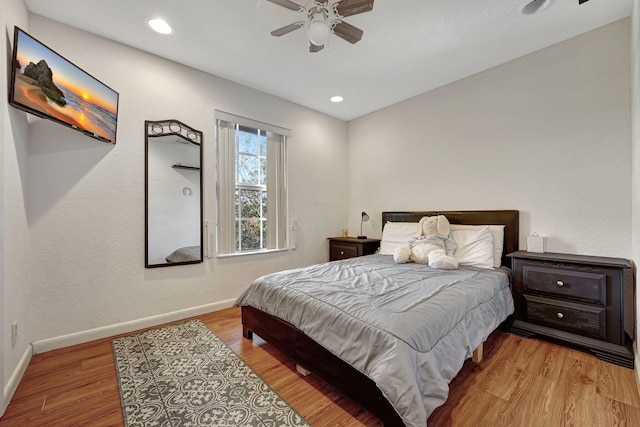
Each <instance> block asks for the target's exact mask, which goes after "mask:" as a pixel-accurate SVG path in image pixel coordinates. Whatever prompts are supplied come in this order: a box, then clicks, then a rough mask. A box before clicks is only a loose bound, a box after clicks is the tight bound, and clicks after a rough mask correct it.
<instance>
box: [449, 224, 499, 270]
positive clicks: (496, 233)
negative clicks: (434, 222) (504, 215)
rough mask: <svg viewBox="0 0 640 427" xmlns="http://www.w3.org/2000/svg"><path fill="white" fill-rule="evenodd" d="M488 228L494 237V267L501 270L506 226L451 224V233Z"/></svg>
mask: <svg viewBox="0 0 640 427" xmlns="http://www.w3.org/2000/svg"><path fill="white" fill-rule="evenodd" d="M482 227H488V228H489V231H490V232H491V235H492V236H493V266H494V267H495V268H499V267H500V266H501V265H502V250H503V248H504V225H463V224H451V231H454V230H474V229H481V228H482Z"/></svg>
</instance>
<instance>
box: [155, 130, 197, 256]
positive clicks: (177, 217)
mask: <svg viewBox="0 0 640 427" xmlns="http://www.w3.org/2000/svg"><path fill="white" fill-rule="evenodd" d="M145 128H146V138H145V147H146V157H145V172H146V188H145V196H146V246H145V253H146V257H145V258H146V260H145V265H146V267H165V266H171V265H181V264H192V263H199V262H202V260H203V258H202V256H203V254H202V243H203V237H202V236H203V233H202V191H201V190H202V170H201V165H202V132H200V131H197V130H195V129H193V128H191V127H189V126H187V125H185V124H184V123H181V122H179V121H177V120H163V121H146V122H145Z"/></svg>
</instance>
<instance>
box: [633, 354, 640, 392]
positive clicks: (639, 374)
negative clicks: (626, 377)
mask: <svg viewBox="0 0 640 427" xmlns="http://www.w3.org/2000/svg"><path fill="white" fill-rule="evenodd" d="M633 349H634V355H635V361H636V363H635V365H634V366H635V369H634V371H635V373H636V387H637V389H638V395H639V396H640V353H638V347H637V346H635V345H634V346H633Z"/></svg>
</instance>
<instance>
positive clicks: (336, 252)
mask: <svg viewBox="0 0 640 427" xmlns="http://www.w3.org/2000/svg"><path fill="white" fill-rule="evenodd" d="M329 255H330V257H331V260H339V259H345V258H353V257H356V256H358V247H357V246H354V245H349V244H341V243H336V242H331V247H330V253H329Z"/></svg>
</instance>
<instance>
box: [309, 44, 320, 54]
mask: <svg viewBox="0 0 640 427" xmlns="http://www.w3.org/2000/svg"><path fill="white" fill-rule="evenodd" d="M322 49H324V45H322V46H316V45H315V44H313V43H309V52H312V53H313V52H320V51H321V50H322Z"/></svg>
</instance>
